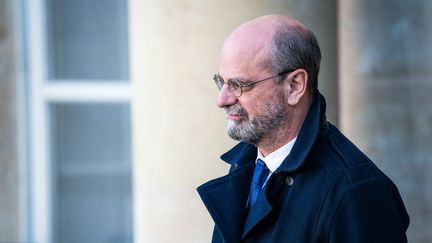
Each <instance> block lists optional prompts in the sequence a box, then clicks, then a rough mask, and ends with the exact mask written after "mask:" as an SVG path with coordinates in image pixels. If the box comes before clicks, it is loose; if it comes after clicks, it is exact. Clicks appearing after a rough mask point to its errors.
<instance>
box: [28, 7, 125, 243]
mask: <svg viewBox="0 0 432 243" xmlns="http://www.w3.org/2000/svg"><path fill="white" fill-rule="evenodd" d="M25 9H26V16H27V19H26V22H25V23H26V24H25V26H26V30H27V33H26V39H27V42H26V43H27V45H26V46H27V55H26V56H27V57H28V61H27V63H28V68H29V73H28V84H29V100H28V104H29V111H30V116H29V117H30V119H29V133H30V134H29V137H30V138H31V140H30V141H31V142H30V144H29V147H30V156H29V157H30V163H29V170H30V174H31V179H30V185H29V186H30V190H29V191H30V194H31V195H30V200H31V203H30V205H31V208H30V212H31V219H30V224H29V238H30V239H29V240H30V241H31V242H132V240H133V233H132V228H133V227H132V221H133V220H132V215H133V214H132V189H131V187H132V180H131V174H132V173H131V125H130V124H131V121H130V100H131V91H130V83H129V80H128V78H129V73H128V69H129V63H128V59H129V57H128V31H127V30H128V23H127V17H128V16H127V2H126V0H92V1H88V0H74V1H68V0H27V1H26V2H25Z"/></svg>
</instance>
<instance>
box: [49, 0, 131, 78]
mask: <svg viewBox="0 0 432 243" xmlns="http://www.w3.org/2000/svg"><path fill="white" fill-rule="evenodd" d="M127 26H128V25H127V0H91V1H89V0H47V33H48V38H47V39H48V48H47V50H48V59H49V61H48V66H49V67H48V69H49V70H48V74H49V78H50V79H53V80H54V81H55V79H92V80H90V81H97V80H98V79H103V80H107V79H108V80H122V81H123V80H127V79H128V66H129V64H128V58H129V57H128V31H127V29H128V28H127ZM86 81H89V80H86Z"/></svg>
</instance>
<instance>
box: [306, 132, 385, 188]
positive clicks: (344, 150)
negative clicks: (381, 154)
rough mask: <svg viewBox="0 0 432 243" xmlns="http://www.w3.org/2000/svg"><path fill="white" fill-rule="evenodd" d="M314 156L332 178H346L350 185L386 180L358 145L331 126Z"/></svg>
mask: <svg viewBox="0 0 432 243" xmlns="http://www.w3.org/2000/svg"><path fill="white" fill-rule="evenodd" d="M312 156H313V157H314V160H316V161H319V163H320V164H321V165H322V166H323V167H324V168H325V169H326V170H327V171H328V173H329V174H331V175H332V177H334V178H336V177H338V178H340V177H346V178H347V179H348V180H349V182H350V184H356V183H360V182H362V181H364V180H370V179H374V178H386V176H385V174H384V173H383V172H382V171H381V170H379V169H378V168H377V166H376V165H375V164H374V163H373V162H372V161H371V160H370V159H369V158H368V157H367V156H366V155H365V154H364V153H363V152H362V151H361V150H360V149H359V148H358V147H357V146H356V145H354V144H353V143H352V142H351V141H350V140H349V139H348V138H347V137H345V136H344V135H343V134H342V133H341V132H340V131H339V130H338V129H337V128H336V127H335V126H333V125H331V124H330V125H329V129H328V130H327V132H326V133H325V134H323V135H321V136H320V137H319V138H318V140H317V141H316V144H315V146H314V149H313V152H312Z"/></svg>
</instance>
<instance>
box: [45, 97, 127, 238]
mask: <svg viewBox="0 0 432 243" xmlns="http://www.w3.org/2000/svg"><path fill="white" fill-rule="evenodd" d="M50 116H51V119H50V120H51V129H52V130H51V151H52V156H51V161H52V168H53V170H52V175H53V176H52V190H53V232H54V242H80V243H85V242H89V243H90V242H91V243H93V242H112V243H114V242H118V243H124V242H132V202H131V195H132V192H131V183H132V181H131V165H130V164H131V158H130V156H131V144H130V139H131V138H130V111H129V105H127V104H85V103H78V104H53V105H51V106H50Z"/></svg>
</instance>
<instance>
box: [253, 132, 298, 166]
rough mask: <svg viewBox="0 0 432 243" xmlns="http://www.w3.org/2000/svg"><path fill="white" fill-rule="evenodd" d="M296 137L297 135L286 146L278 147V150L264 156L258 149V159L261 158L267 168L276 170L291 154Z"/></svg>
mask: <svg viewBox="0 0 432 243" xmlns="http://www.w3.org/2000/svg"><path fill="white" fill-rule="evenodd" d="M296 139H297V137H295V138H294V139H293V140H291V141H290V142H288V143H287V144H285V145H284V146H282V147H280V148H278V149H277V150H276V151H273V152H272V153H270V154H269V155H267V156H266V157H264V155H263V154H262V153H261V151H260V150H259V149H257V150H258V156H257V159H261V160H262V161H264V162H265V164H266V166H267V168H269V170H270V171H271V173H273V172H275V171H276V170H277V168H279V166H280V165H281V164H282V162H283V161H284V159H285V158H286V157H287V156H288V155H289V154H290V152H291V149H292V147H293V146H294V143H295V141H296Z"/></svg>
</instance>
